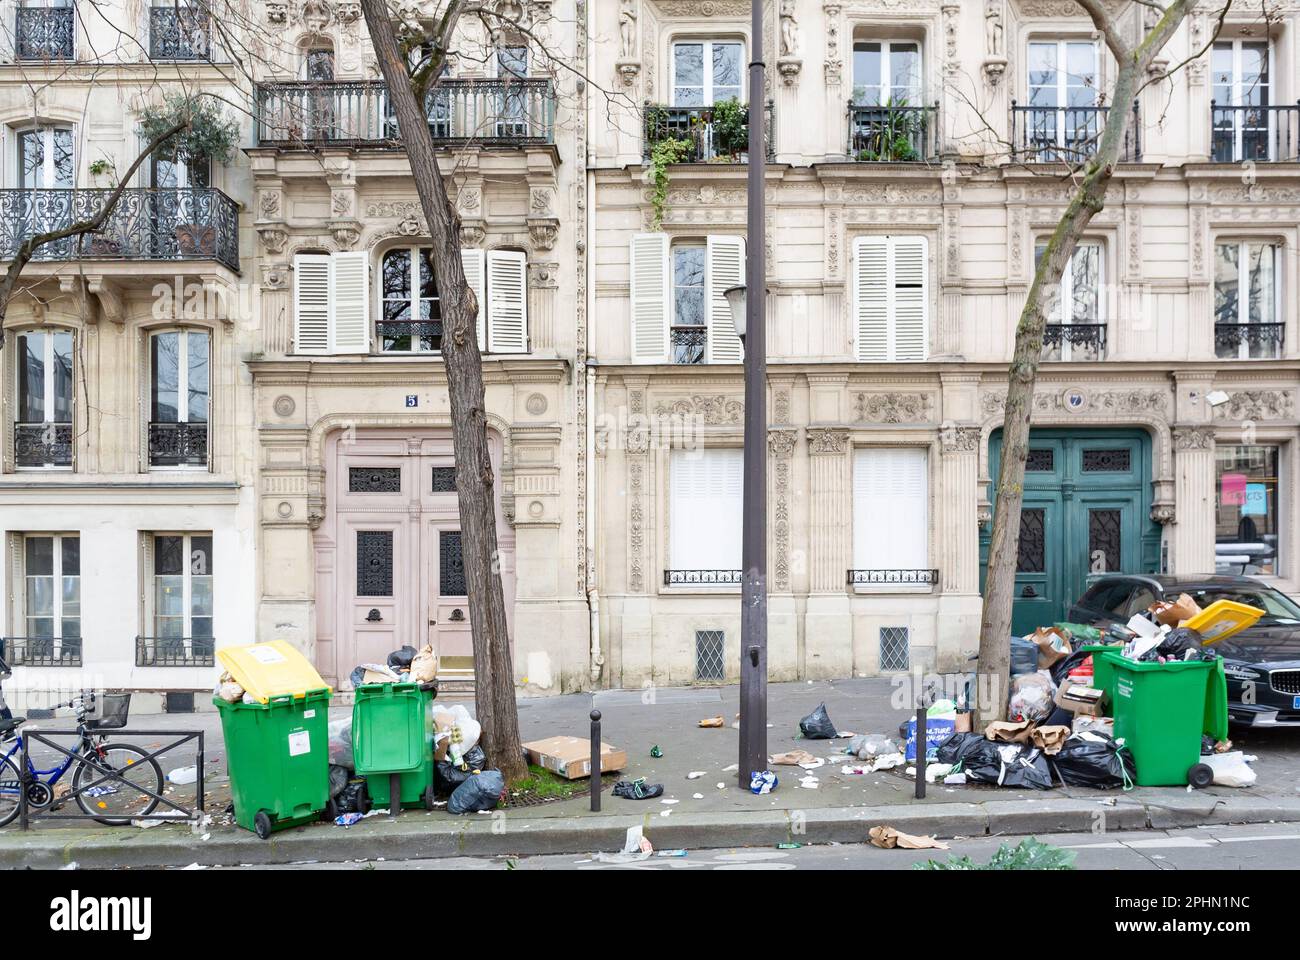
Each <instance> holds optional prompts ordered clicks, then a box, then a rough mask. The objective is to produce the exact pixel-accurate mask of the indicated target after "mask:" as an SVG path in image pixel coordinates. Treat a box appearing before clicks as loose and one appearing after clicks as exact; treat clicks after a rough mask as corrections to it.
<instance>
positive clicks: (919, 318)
mask: <svg viewBox="0 0 1300 960" xmlns="http://www.w3.org/2000/svg"><path fill="white" fill-rule="evenodd" d="M928 272H929V245H928V244H927V243H926V239H925V237H859V238H858V239H857V240H855V241H854V242H853V291H852V293H853V316H854V321H855V327H856V329H855V330H854V342H855V348H856V349H855V354H856V356H857V359H858V360H862V361H866V362H887V361H894V360H924V359H925V358H926V357H927V356H928V355H929V335H930V334H929V330H930V317H929V311H930V293H929V283H928V276H927V275H928Z"/></svg>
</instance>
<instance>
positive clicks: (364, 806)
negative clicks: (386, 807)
mask: <svg viewBox="0 0 1300 960" xmlns="http://www.w3.org/2000/svg"><path fill="white" fill-rule="evenodd" d="M371 806H372V804H371V802H370V789H369V788H368V787H367V786H366V781H365V778H364V777H357V778H355V779H353V780H349V781H348V783H347V786H345V787H344V788H343V792H342V793H340V794H339V795H338V796H337V797H335V798H334V808H335V809H336V810H337V811H338V812H339V813H369V812H370V807H371Z"/></svg>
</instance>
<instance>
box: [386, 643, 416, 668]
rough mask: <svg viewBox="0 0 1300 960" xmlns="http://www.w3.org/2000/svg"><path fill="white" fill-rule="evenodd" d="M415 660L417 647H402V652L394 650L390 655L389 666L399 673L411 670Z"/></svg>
mask: <svg viewBox="0 0 1300 960" xmlns="http://www.w3.org/2000/svg"><path fill="white" fill-rule="evenodd" d="M414 659H415V647H410V646H406V647H402V648H401V649H400V650H394V651H393V652H392V653H390V654H389V655H388V666H389V667H390V668H392V669H393V670H396V671H397V672H398V673H401V672H402V671H403V670H410V669H411V661H412V660H414Z"/></svg>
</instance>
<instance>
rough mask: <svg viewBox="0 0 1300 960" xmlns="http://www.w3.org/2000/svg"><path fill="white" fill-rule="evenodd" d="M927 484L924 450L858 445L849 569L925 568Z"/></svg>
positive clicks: (927, 524) (926, 556)
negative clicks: (851, 550)
mask: <svg viewBox="0 0 1300 960" xmlns="http://www.w3.org/2000/svg"><path fill="white" fill-rule="evenodd" d="M929 502H930V483H929V465H928V456H927V454H926V451H925V449H924V448H922V447H862V448H860V449H859V450H857V451H855V452H854V455H853V569H855V570H924V569H926V568H928V567H929V564H930V561H929V556H930V549H929V546H930V532H929V529H930V528H929V519H928V516H929Z"/></svg>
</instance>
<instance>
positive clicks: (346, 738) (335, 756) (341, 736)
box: [327, 717, 356, 770]
mask: <svg viewBox="0 0 1300 960" xmlns="http://www.w3.org/2000/svg"><path fill="white" fill-rule="evenodd" d="M327 729H328V731H329V752H330V763H331V764H333V765H334V766H336V767H346V768H347V769H349V770H352V769H353V768H355V766H356V763H355V761H354V760H353V759H352V718H351V717H340V718H339V719H338V720H331V721H330V722H329V726H328V727H327Z"/></svg>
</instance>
